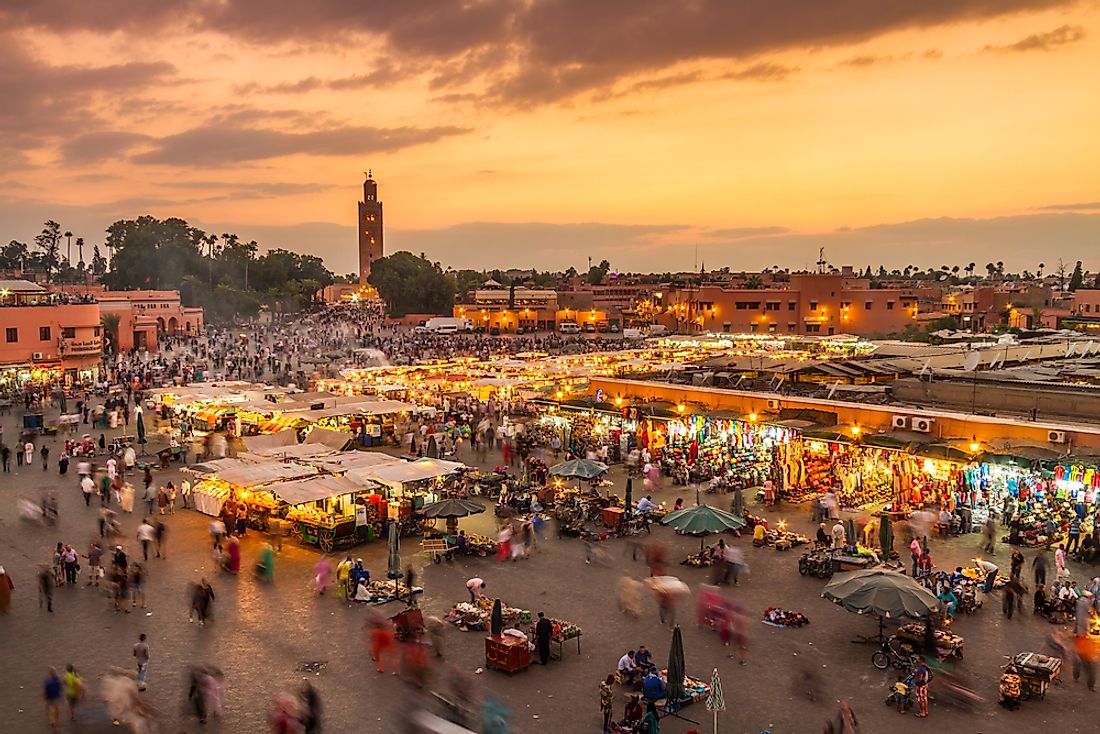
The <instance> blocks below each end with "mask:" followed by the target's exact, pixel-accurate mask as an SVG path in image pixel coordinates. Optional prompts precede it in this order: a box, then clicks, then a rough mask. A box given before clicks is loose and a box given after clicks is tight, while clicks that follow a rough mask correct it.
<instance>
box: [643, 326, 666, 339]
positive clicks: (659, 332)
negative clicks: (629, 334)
mask: <svg viewBox="0 0 1100 734" xmlns="http://www.w3.org/2000/svg"><path fill="white" fill-rule="evenodd" d="M671 333H672V332H670V331H669V330H668V327H667V326H665V325H664V324H650V325H649V328H648V329H646V330H645V335H646V336H668V335H669V334H671Z"/></svg>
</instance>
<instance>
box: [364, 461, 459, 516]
mask: <svg viewBox="0 0 1100 734" xmlns="http://www.w3.org/2000/svg"><path fill="white" fill-rule="evenodd" d="M465 466H466V465H465V464H463V463H461V462H458V461H444V460H442V459H429V458H423V459H417V460H416V461H403V460H402V461H396V462H384V463H379V464H376V465H374V466H371V467H367V468H363V469H356V470H354V471H349V472H348V474H349V476H350V477H351V478H353V479H354V480H356V481H361V480H368V481H371V482H375V483H377V484H378V485H379V486H380V491H381V493H382V494H383V496H384V497H385V498H386V499H387V504H386V516H387V518H388V519H390V520H396V521H397V522H398V524H399V525H401V526H402V527H403V528H404V527H408V526H410V525H414V524H417V522H418V519H417V517H416V516H415V513H416V511H417V510H419V509H420V508H421V507H423V506H424V505H428V504H431V503H432V502H438V501H439V500H440V499H442V498H443V494H442V492H443V486H444V484H445V482H446V481H447V479H448V478H449V477H451V476H453V475H454V474H456V473H457V472H458V471H459V470H461V469H464V468H465Z"/></svg>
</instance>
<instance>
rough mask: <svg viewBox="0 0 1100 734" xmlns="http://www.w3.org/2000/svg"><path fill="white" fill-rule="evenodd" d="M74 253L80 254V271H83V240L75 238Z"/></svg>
mask: <svg viewBox="0 0 1100 734" xmlns="http://www.w3.org/2000/svg"><path fill="white" fill-rule="evenodd" d="M76 251H77V252H78V253H80V269H81V270H83V269H84V238H83V237H77V238H76Z"/></svg>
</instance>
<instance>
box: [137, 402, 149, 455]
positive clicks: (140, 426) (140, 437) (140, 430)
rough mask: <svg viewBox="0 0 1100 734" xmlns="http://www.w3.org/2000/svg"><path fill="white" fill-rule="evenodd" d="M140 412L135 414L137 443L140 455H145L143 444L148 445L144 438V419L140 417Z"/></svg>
mask: <svg viewBox="0 0 1100 734" xmlns="http://www.w3.org/2000/svg"><path fill="white" fill-rule="evenodd" d="M141 414H142V411H140V410H139V411H138V412H137V442H138V445H139V446H141V453H142V454H144V453H145V444H147V443H149V442H148V440H146V438H145V419H144V418H142V417H141Z"/></svg>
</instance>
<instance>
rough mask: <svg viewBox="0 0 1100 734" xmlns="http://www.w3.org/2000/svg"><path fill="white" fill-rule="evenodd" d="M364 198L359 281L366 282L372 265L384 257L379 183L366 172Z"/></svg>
mask: <svg viewBox="0 0 1100 734" xmlns="http://www.w3.org/2000/svg"><path fill="white" fill-rule="evenodd" d="M366 176H367V180H366V181H364V182H363V200H362V201H360V202H359V282H360V283H366V282H367V276H369V275H370V266H371V263H373V262H374V261H375V260H377V259H378V258H380V257H382V202H381V201H379V200H378V184H377V182H375V180H374V176H372V175H371V171H367V172H366Z"/></svg>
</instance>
